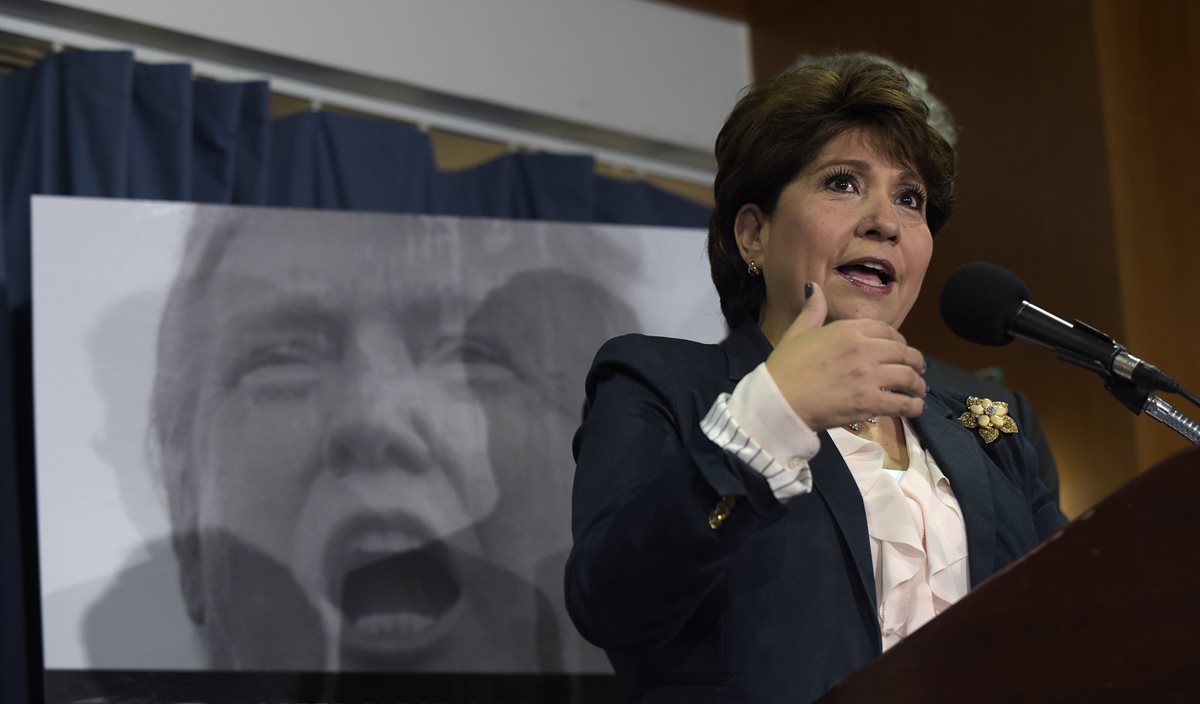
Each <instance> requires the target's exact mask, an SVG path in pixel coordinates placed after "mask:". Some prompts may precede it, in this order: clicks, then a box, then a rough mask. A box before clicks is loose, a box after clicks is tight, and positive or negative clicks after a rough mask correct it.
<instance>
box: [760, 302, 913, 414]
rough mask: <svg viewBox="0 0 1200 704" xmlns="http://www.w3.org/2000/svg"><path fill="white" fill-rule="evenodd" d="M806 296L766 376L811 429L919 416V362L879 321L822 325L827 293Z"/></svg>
mask: <svg viewBox="0 0 1200 704" xmlns="http://www.w3.org/2000/svg"><path fill="white" fill-rule="evenodd" d="M811 286H812V295H811V296H809V299H808V301H807V302H806V303H805V305H804V309H803V310H801V311H800V315H798V316H796V319H795V320H794V321H793V322H792V324H791V326H790V327H788V329H787V330H786V331H785V332H784V333H783V336H782V337H781V338H780V340H779V342H778V343H777V344H776V345H775V351H774V352H772V353H771V356H770V357H768V358H767V371H768V372H770V374H771V378H772V379H774V380H775V384H776V385H777V386H778V387H779V390H780V391H781V392H783V396H784V398H785V399H787V401H788V403H789V404H791V406H792V408H793V409H794V410H795V411H796V414H797V415H799V416H800V418H801V419H802V420H803V421H804V422H805V423H807V424H808V426H809V427H810V428H812V429H813V430H825V429H827V428H836V427H838V426H841V425H848V424H850V423H852V422H854V421H861V420H863V419H865V418H867V417H870V416H909V417H912V416H918V415H920V414H921V412H922V411H923V410H924V409H925V400H924V399H925V388H926V387H925V379H923V378H922V376H921V374H923V373H924V371H925V358H924V356H922V355H921V353H920V352H918V351H917V350H916V349H914V348H912V347H909V346H908V343H907V342H905V340H904V336H903V335H901V334H900V333H899V332H897V331H896V329H895V328H893V327H892V326H891V325H888V324H887V323H883V322H880V321H878V320H868V319H863V320H838V321H835V322H832V323H829V324H828V325H826V324H825V316H826V314H827V312H828V307H827V304H826V302H825V292H824V291H822V290H821V287H820V286H818V285H817V284H815V283H814V284H811Z"/></svg>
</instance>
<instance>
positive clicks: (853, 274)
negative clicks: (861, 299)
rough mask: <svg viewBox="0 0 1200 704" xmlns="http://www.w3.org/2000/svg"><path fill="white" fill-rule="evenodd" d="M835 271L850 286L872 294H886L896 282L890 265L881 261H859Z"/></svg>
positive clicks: (894, 273) (844, 265)
mask: <svg viewBox="0 0 1200 704" xmlns="http://www.w3.org/2000/svg"><path fill="white" fill-rule="evenodd" d="M836 271H837V273H838V274H839V275H840V276H841V277H842V278H843V279H845V280H846V281H848V282H850V283H851V284H852V285H854V286H857V287H858V288H861V289H865V290H867V291H871V292H873V293H887V292H888V291H890V290H891V285H892V282H893V281H895V280H896V272H895V270H894V269H893V268H892V265H891V264H890V263H889V262H887V261H884V260H882V259H859V260H857V261H853V262H850V263H848V264H843V265H841V266H839V267H837V269H836Z"/></svg>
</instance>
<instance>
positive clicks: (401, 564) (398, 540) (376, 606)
mask: <svg viewBox="0 0 1200 704" xmlns="http://www.w3.org/2000/svg"><path fill="white" fill-rule="evenodd" d="M347 538H348V539H347V540H342V541H337V542H338V543H340V544H341V545H342V546H343V547H342V548H341V552H342V554H341V555H340V557H338V558H336V560H335V564H337V565H338V567H337V568H336V569H335V570H334V571H333V572H331V573H330V574H331V577H332V579H331V583H330V591H331V594H330V596H331V601H332V602H333V604H334V605H335V606H337V607H338V609H339V610H340V611H341V614H342V624H343V625H342V637H341V641H342V647H344V648H350V649H353V650H360V651H367V652H372V653H377V654H388V653H396V654H399V653H411V652H414V651H419V650H421V649H424V648H428V647H430V646H432V645H434V644H435V643H436V642H438V641H439V640H441V638H442V637H444V636H445V635H446V634H447V633H449V632H450V631H451V630H453V626H454V623H455V622H456V620H457V616H458V614H459V613H460V612H461V610H462V602H463V587H462V581H461V579H460V576H459V574H458V573H457V571H456V569H455V568H454V565H453V562H452V558H451V553H450V551H449V549H448V548H447V547H446V546H445V545H444V544H442V543H440V542H434V541H432V540H430V539H428V538H425V537H423V536H422V535H420V534H419V533H416V532H413V531H412V530H411V529H409V528H407V527H405V526H399V525H389V526H383V525H380V524H378V523H374V524H373V525H372V526H371V527H370V528H367V529H365V530H360V531H355V532H354V533H353V534H352V535H350V536H347Z"/></svg>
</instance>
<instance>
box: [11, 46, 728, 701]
mask: <svg viewBox="0 0 1200 704" xmlns="http://www.w3.org/2000/svg"><path fill="white" fill-rule="evenodd" d="M33 194H57V195H75V196H97V197H113V198H145V199H166V200H185V201H197V202H205V203H234V204H249V205H273V206H292V207H304V208H336V209H347V210H372V211H385V212H401V213H432V214H445V215H471V216H481V217H499V218H522V219H541V220H556V221H565V222H602V223H617V224H646V225H665V226H681V227H704V226H705V225H706V224H707V220H708V216H709V211H708V209H707V208H705V207H703V206H700V205H697V204H695V203H693V202H691V201H689V200H686V199H684V198H681V197H678V196H675V195H672V194H670V193H667V192H665V191H662V190H660V189H657V188H655V187H653V186H650V185H648V184H645V183H640V182H626V181H619V180H615V179H610V178H605V177H602V176H598V175H596V173H595V163H594V162H593V160H592V159H591V158H590V157H586V156H563V155H549V154H508V155H505V156H503V157H500V158H498V159H495V160H494V161H491V162H488V163H486V164H483V165H481V166H478V167H475V168H471V169H466V170H462V171H456V172H439V171H438V170H437V169H436V168H435V166H434V159H433V151H432V148H431V146H430V142H429V139H428V137H427V136H426V135H425V134H423V133H421V132H420V131H418V130H416V129H413V128H411V127H408V126H406V125H402V124H396V123H391V122H384V121H378V120H370V119H365V118H361V117H354V116H348V115H340V114H334V113H316V112H313V113H305V114H298V115H292V116H290V117H286V118H282V119H278V120H272V119H271V117H270V95H269V86H268V85H267V84H265V83H244V84H227V83H216V82H210V81H196V80H193V77H192V74H191V68H190V67H188V66H179V65H167V66H145V65H140V64H137V63H136V62H134V60H133V56H132V55H131V54H130V53H128V52H70V53H63V54H57V55H54V56H51V57H49V58H47V59H46V60H44V61H42V62H41V63H40V64H38V65H37V66H35V67H34V68H32V69H29V70H26V71H21V72H18V73H14V74H10V75H8V76H4V77H0V226H2V227H3V230H2V234H0V239H2V246H0V310H3V311H6V312H7V315H4V316H0V370H2V373H0V379H2V381H0V384H3V387H2V388H0V575H3V578H0V701H4V702H19V701H35V700H37V699H39V698H40V697H39V690H40V678H39V675H40V671H41V662H40V653H41V643H40V630H39V626H38V623H37V617H36V614H37V610H36V603H37V601H36V600H37V572H36V555H37V550H36V516H35V515H34V506H35V503H34V491H33V479H34V477H33V466H34V465H33V459H34V458H33V446H32V438H33V427H32V423H33V420H32V384H31V369H32V360H31V358H30V266H29V258H30V240H29V233H30V196H31V195H33Z"/></svg>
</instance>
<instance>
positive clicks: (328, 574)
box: [34, 198, 723, 673]
mask: <svg viewBox="0 0 1200 704" xmlns="http://www.w3.org/2000/svg"><path fill="white" fill-rule="evenodd" d="M703 237H704V233H702V232H700V231H691V230H681V229H665V228H660V229H654V228H624V227H612V226H606V227H601V226H579V225H558V224H554V223H530V222H517V221H500V220H485V219H469V218H437V217H418V216H399V215H377V214H364V213H337V212H328V211H325V212H317V211H305V210H284V209H259V208H244V207H219V206H201V205H187V204H166V203H151V202H132V201H101V200H88V199H70V198H40V199H38V200H37V201H36V202H35V209H34V250H35V254H34V281H35V285H34V296H35V301H36V306H37V315H36V320H35V324H34V327H35V339H34V342H35V348H36V349H37V350H38V355H39V356H38V364H37V366H36V369H35V375H36V376H35V392H36V409H37V432H38V436H37V439H38V443H37V448H38V504H39V525H40V552H41V567H42V585H43V594H42V597H43V605H44V608H43V613H44V644H45V657H46V667H47V669H62V670H90V669H98V670H130V669H157V670H220V671H238V670H247V671H319V672H379V671H399V672H415V673H439V672H440V673H603V672H608V663H607V661H606V660H605V658H604V655H603V653H602V652H601V651H599V650H598V649H595V648H593V647H592V646H590V645H588V644H586V643H585V642H584V641H583V640H582V639H581V638H580V637H579V636H578V635H577V634H576V632H575V630H574V628H573V627H572V626H571V624H570V621H569V619H568V618H567V615H566V612H565V608H564V605H563V596H562V573H563V564H564V561H565V557H566V553H567V551H568V549H569V547H570V529H569V512H570V503H571V502H570V489H571V481H572V475H573V466H572V462H571V448H570V443H571V436H572V433H573V431H574V428H575V427H576V426H577V425H578V422H579V415H580V412H581V404H582V402H583V398H584V390H583V385H582V381H583V378H584V376H585V371H586V369H587V367H588V365H589V364H590V362H591V356H592V355H593V354H594V352H595V350H596V349H597V348H598V347H599V345H600V344H601V343H602V342H603V341H604V340H606V339H608V338H610V337H613V336H615V335H619V334H622V333H627V332H647V333H654V334H664V335H672V336H686V337H691V338H694V339H698V340H703V341H713V340H717V339H719V338H720V337H721V335H722V334H723V328H722V324H721V320H720V318H719V312H718V308H717V305H716V302H715V300H714V299H713V298H712V297H709V296H707V295H699V296H698V295H696V293H695V292H697V291H704V290H705V288H706V287H705V283H706V280H707V277H708V272H707V267H706V262H705V260H704V258H703ZM689 253H690V254H689ZM114 566H119V569H116V570H114Z"/></svg>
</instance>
